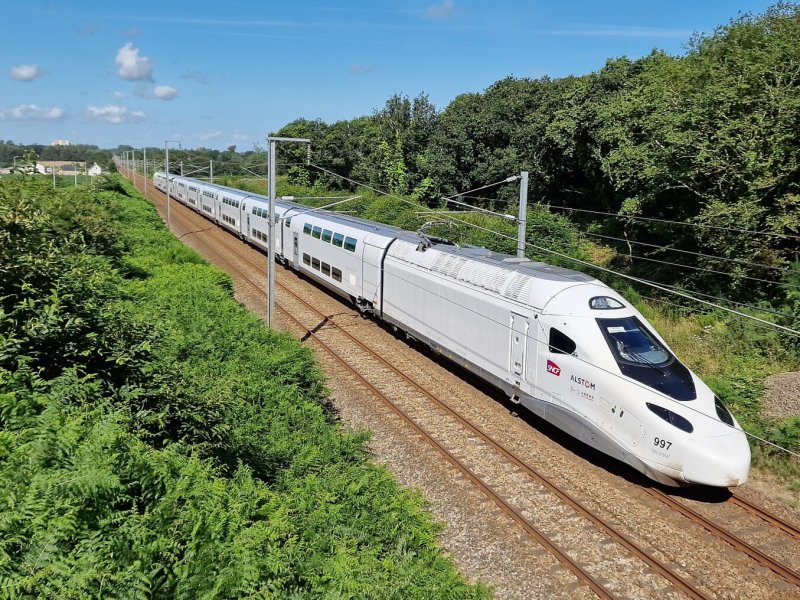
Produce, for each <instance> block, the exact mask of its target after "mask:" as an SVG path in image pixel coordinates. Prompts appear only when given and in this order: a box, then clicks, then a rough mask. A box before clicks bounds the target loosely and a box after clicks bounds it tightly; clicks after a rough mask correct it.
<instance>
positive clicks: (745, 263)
mask: <svg viewBox="0 0 800 600" xmlns="http://www.w3.org/2000/svg"><path fill="white" fill-rule="evenodd" d="M582 233H583V235H588V236H591V237H597V238H603V239H606V240H616V241H618V242H625V243H627V244H635V245H637V246H647V247H648V248H658V249H661V250H669V251H670V252H680V253H682V254H691V255H693V256H700V257H702V258H712V259H715V260H724V261H727V262H732V263H736V264H739V265H746V266H750V267H758V268H761V269H773V270H776V271H782V272H786V271H787V269H786V268H785V267H778V266H772V265H764V264H760V263H754V262H749V261H746V260H740V259H737V258H727V257H725V256H716V255H714V254H703V253H702V252H693V251H691V250H683V249H681V248H672V247H671V246H659V245H658V244H648V243H647V242H639V241H636V240H628V239H625V238H619V237H614V236H611V235H603V234H600V233H590V232H588V231H584V232H582Z"/></svg>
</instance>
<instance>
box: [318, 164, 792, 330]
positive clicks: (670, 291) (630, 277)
mask: <svg viewBox="0 0 800 600" xmlns="http://www.w3.org/2000/svg"><path fill="white" fill-rule="evenodd" d="M309 166H311V167H314V168H315V169H318V170H320V171H323V172H325V173H328V174H330V175H333V176H335V177H338V178H340V179H342V180H344V181H349V182H350V183H353V184H354V185H358V186H361V187H364V188H366V189H368V190H372V191H374V192H375V193H377V194H380V195H382V196H389V197H393V198H396V199H398V200H400V201H401V202H404V203H406V204H409V205H411V206H418V205H417V204H416V203H414V202H411V201H410V200H406V199H405V198H402V197H400V196H397V195H395V194H390V193H389V192H385V191H383V190H380V189H378V188H376V187H374V186H371V185H368V184H365V183H362V182H359V181H356V180H354V179H351V178H349V177H345V176H344V175H339V174H338V173H335V172H333V171H330V170H328V169H326V168H325V167H321V166H319V165H316V164H314V163H309ZM444 218H445V219H450V220H451V221H456V222H459V223H462V224H463V225H467V226H468V227H474V228H475V229H480V230H482V231H486V232H488V233H491V234H492V235H496V236H499V237H503V238H506V239H509V240H513V241H517V238H515V237H512V236H510V235H506V234H504V233H501V232H499V231H495V230H493V229H489V228H488V227H483V226H481V225H477V224H475V223H470V222H469V221H464V220H463V219H458V218H456V217H453V216H450V215H448V216H445V217H444ZM525 246H526V247H530V248H534V249H536V250H539V251H540V252H545V253H547V254H552V255H555V256H558V257H560V258H563V259H565V260H569V261H572V262H576V263H578V264H581V265H584V266H586V267H590V268H592V269H597V270H600V271H603V272H605V273H609V274H611V275H615V276H617V277H622V278H624V279H628V280H629V281H635V282H637V283H639V284H642V285H646V286H649V287H652V288H655V289H658V290H661V291H663V292H667V293H668V294H675V295H677V296H681V297H683V298H686V299H688V300H692V301H694V302H698V303H700V304H705V305H707V306H711V307H714V308H718V309H719V310H722V311H725V312H728V313H731V314H734V315H737V316H739V317H742V318H744V319H750V320H752V321H758V322H760V323H763V324H765V325H767V326H769V327H773V328H775V329H779V330H781V331H783V332H785V333H789V334H791V335H795V336H798V337H800V331H797V330H795V329H792V328H791V327H785V326H783V325H779V324H777V323H771V322H770V321H766V320H764V319H760V318H759V317H755V316H753V315H748V314H747V313H743V312H741V311H738V310H734V309H732V308H728V307H727V306H722V305H719V304H715V303H713V302H709V301H707V300H703V299H701V298H696V297H694V296H692V295H691V294H689V293H687V292H683V291H680V290H677V289H671V288H669V287H666V286H664V285H661V284H658V283H655V282H651V281H649V280H646V279H641V278H639V277H634V276H633V275H628V274H626V273H622V272H619V271H615V270H613V269H609V268H607V267H602V266H600V265H596V264H594V263H590V262H588V261H585V260H581V259H579V258H575V257H572V256H569V255H568V254H564V253H563V252H558V251H557V250H552V249H550V248H545V247H544V246H539V245H537V244H534V243H532V242H529V241H526V242H525Z"/></svg>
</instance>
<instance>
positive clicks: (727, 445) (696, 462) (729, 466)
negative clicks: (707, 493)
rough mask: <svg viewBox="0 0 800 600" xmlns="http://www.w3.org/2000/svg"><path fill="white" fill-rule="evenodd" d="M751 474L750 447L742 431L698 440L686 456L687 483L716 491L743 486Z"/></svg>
mask: <svg viewBox="0 0 800 600" xmlns="http://www.w3.org/2000/svg"><path fill="white" fill-rule="evenodd" d="M749 474H750V446H749V445H748V443H747V436H745V434H744V433H743V432H741V431H732V432H731V433H727V434H725V435H720V436H714V437H705V438H696V439H694V440H693V443H692V444H690V445H688V446H687V447H686V448H685V450H684V453H683V478H684V480H685V481H686V482H687V483H694V484H698V485H710V486H716V487H736V486H740V485H743V484H744V483H745V482H746V481H747V477H748V475H749Z"/></svg>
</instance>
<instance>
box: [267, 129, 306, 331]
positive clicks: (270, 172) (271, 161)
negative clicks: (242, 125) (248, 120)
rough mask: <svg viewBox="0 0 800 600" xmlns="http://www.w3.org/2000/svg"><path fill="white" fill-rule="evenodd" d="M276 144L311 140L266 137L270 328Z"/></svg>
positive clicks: (273, 310)
mask: <svg viewBox="0 0 800 600" xmlns="http://www.w3.org/2000/svg"><path fill="white" fill-rule="evenodd" d="M278 142H294V143H298V144H310V143H311V140H307V139H305V138H286V137H270V136H267V143H268V144H269V157H268V158H267V176H268V177H269V235H268V236H267V242H268V243H267V246H268V247H269V250H268V252H267V273H268V285H267V325H269V326H270V327H272V321H273V315H274V314H275V150H276V149H277V145H278Z"/></svg>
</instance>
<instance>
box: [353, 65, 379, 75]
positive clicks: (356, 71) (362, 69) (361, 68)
mask: <svg viewBox="0 0 800 600" xmlns="http://www.w3.org/2000/svg"><path fill="white" fill-rule="evenodd" d="M378 70H379V69H378V67H377V66H376V65H353V66H352V67H350V74H351V75H368V74H369V73H375V72H376V71H378Z"/></svg>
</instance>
